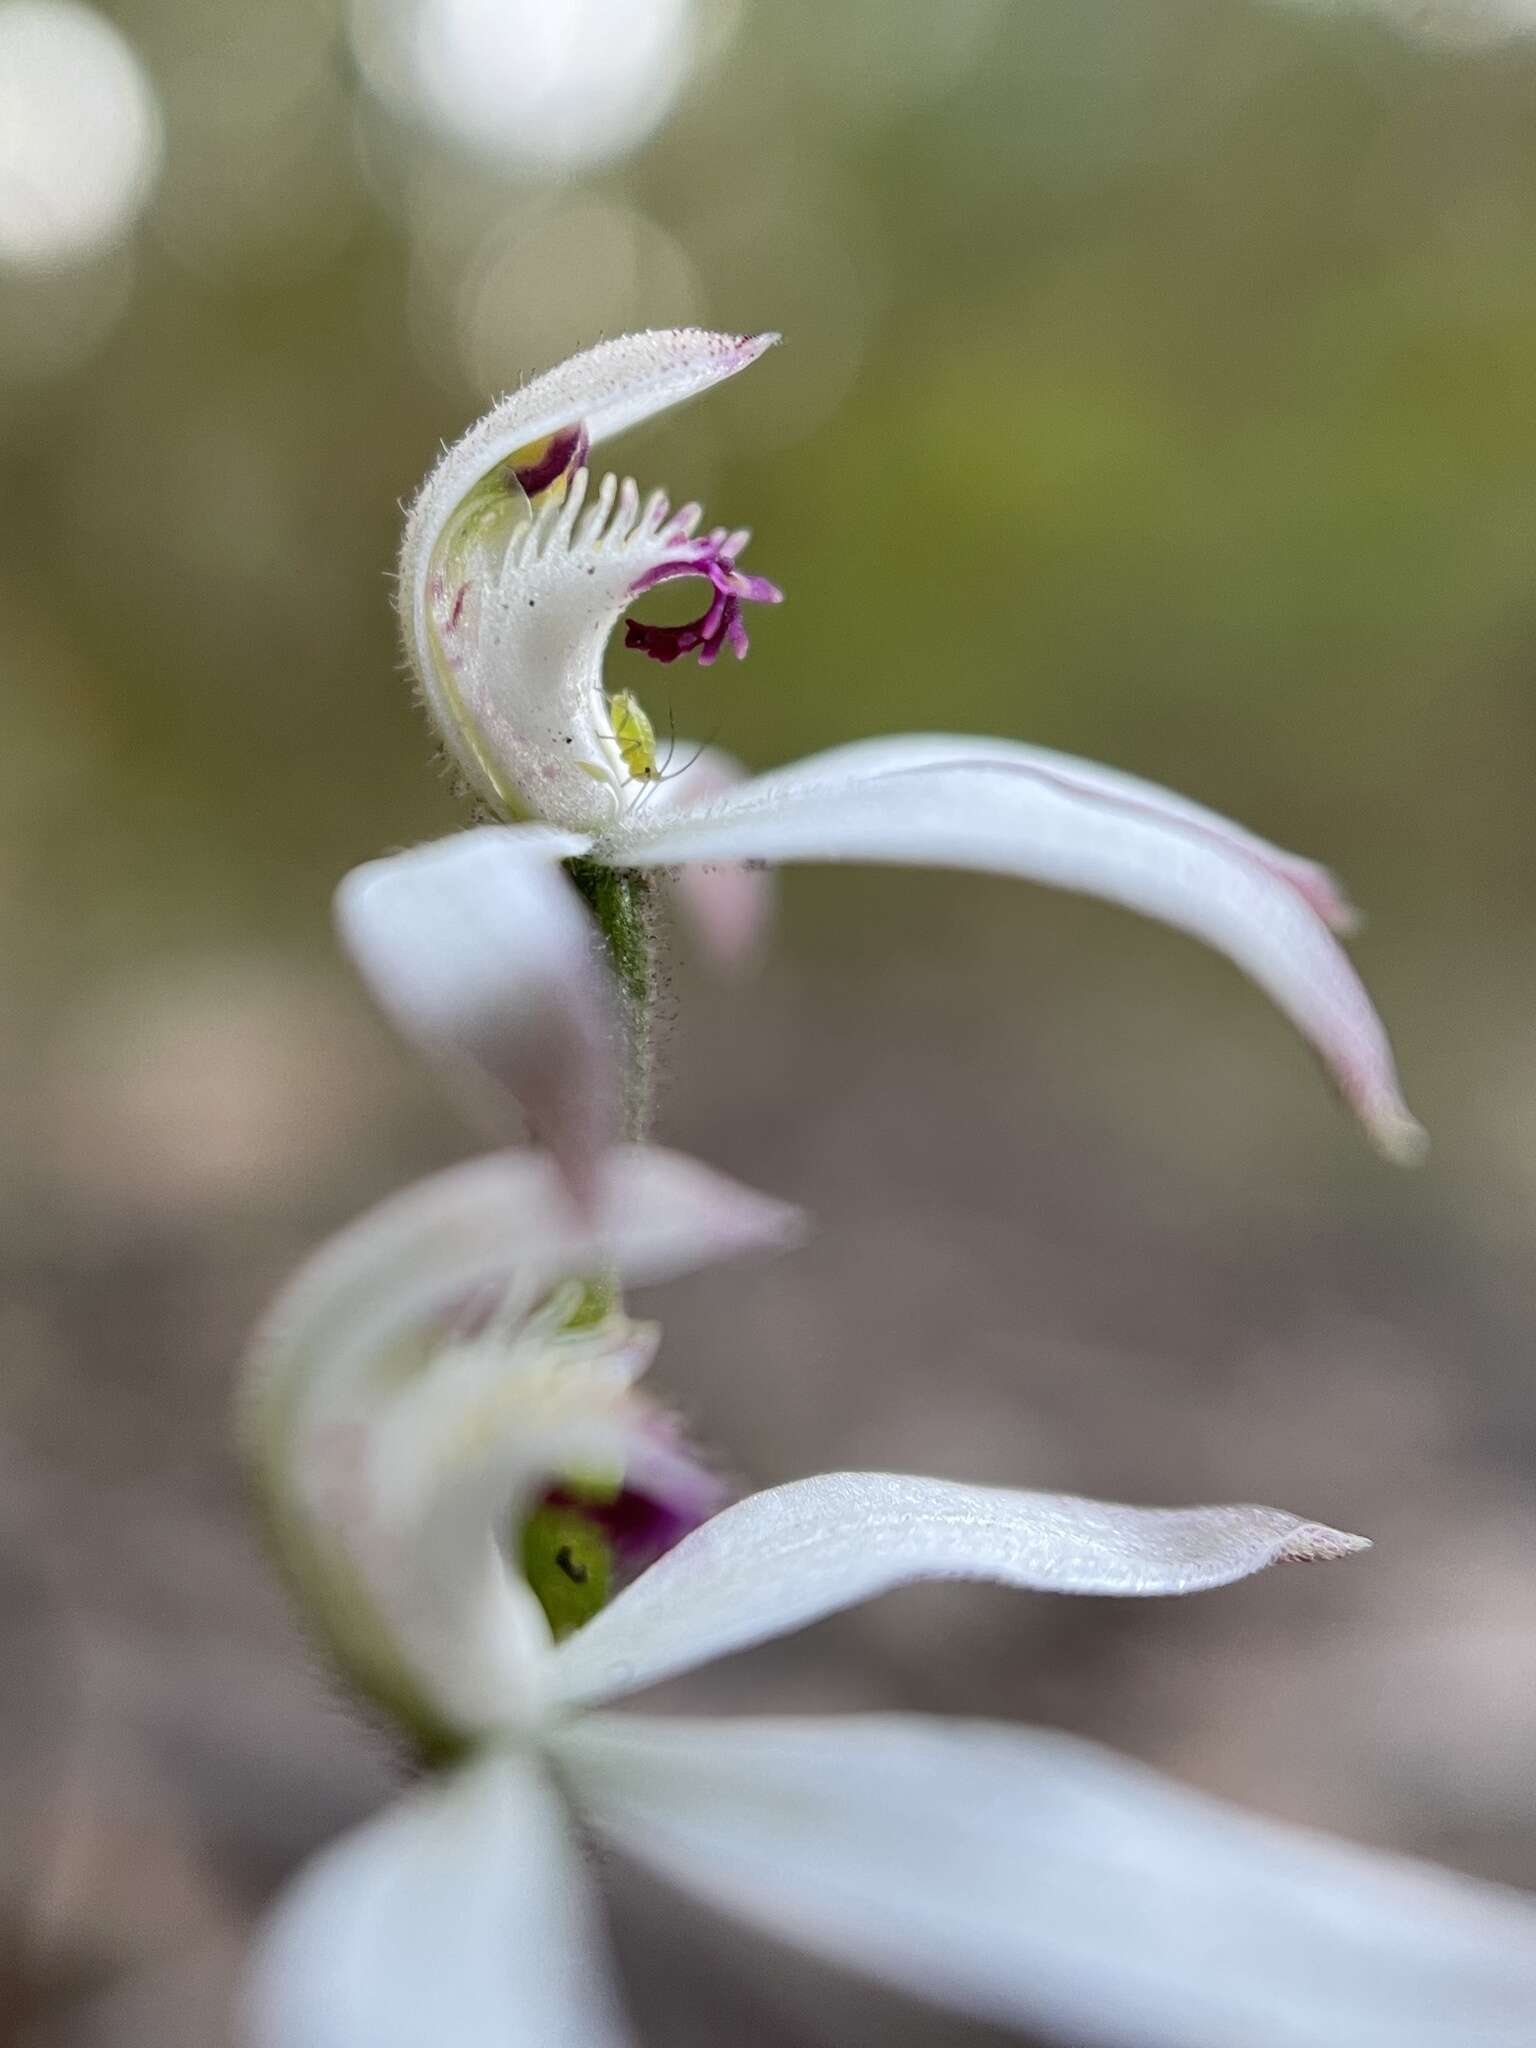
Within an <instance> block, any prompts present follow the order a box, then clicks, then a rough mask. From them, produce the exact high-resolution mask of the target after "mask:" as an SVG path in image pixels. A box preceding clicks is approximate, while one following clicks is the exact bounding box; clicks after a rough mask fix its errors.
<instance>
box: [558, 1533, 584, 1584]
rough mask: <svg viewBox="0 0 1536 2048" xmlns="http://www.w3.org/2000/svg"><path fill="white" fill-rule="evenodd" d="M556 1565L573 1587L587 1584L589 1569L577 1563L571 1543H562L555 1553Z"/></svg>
mask: <svg viewBox="0 0 1536 2048" xmlns="http://www.w3.org/2000/svg"><path fill="white" fill-rule="evenodd" d="M555 1563H556V1564H557V1565H559V1567H560V1569H561V1571H563V1572H564V1573H565V1576H566V1577H567V1578H568V1579H569V1580H570V1581H571V1582H572V1584H573V1585H577V1586H584V1585H585V1584H586V1583H587V1568H586V1566H585V1565H584V1564H581V1563H579V1562H578V1561H577V1558H576V1556H575V1553H574V1552H573V1551H572V1549H571V1546H570V1545H569V1543H562V1544H561V1546H560V1548H559V1549H558V1550H557V1551H556V1552H555Z"/></svg>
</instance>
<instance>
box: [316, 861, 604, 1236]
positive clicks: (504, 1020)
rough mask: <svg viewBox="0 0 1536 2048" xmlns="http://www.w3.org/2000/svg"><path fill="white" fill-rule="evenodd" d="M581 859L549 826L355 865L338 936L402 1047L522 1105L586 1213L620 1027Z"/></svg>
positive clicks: (342, 898) (345, 885) (339, 903)
mask: <svg viewBox="0 0 1536 2048" xmlns="http://www.w3.org/2000/svg"><path fill="white" fill-rule="evenodd" d="M585 848H586V842H585V841H584V840H583V839H581V838H579V837H576V836H575V835H573V834H569V833H558V832H552V831H550V830H549V829H547V828H546V827H544V826H539V825H517V826H506V825H486V826H481V827H480V828H479V829H478V830H475V831H470V832H459V833H455V834H454V836H453V837H452V838H449V839H440V840H436V841H434V842H432V843H431V844H430V845H426V846H417V847H413V848H412V849H411V851H410V852H409V853H397V854H393V855H391V856H390V857H389V858H387V859H384V860H373V861H369V862H368V863H367V864H366V865H365V866H363V867H360V868H354V869H353V870H352V872H351V874H349V875H348V876H347V877H346V878H345V880H344V881H343V882H342V884H341V886H340V888H339V889H338V890H337V891H336V924H337V928H338V930H339V932H340V935H341V938H342V940H343V942H344V944H345V945H346V947H347V950H348V952H349V953H350V954H351V955H352V958H353V960H354V961H355V962H356V964H357V967H358V969H359V971H360V972H361V974H362V976H363V978H364V980H365V981H366V982H367V983H368V986H369V988H370V989H371V990H372V992H373V994H374V996H375V997H376V999H377V1000H378V1002H379V1004H380V1006H381V1008H382V1009H383V1010H384V1011H385V1012H386V1014H387V1015H388V1016H389V1017H390V1018H391V1019H392V1021H393V1022H394V1023H395V1024H396V1025H397V1027H398V1028H399V1029H400V1031H401V1032H402V1033H403V1034H404V1036H405V1037H406V1038H408V1039H409V1040H410V1041H411V1042H412V1044H413V1045H415V1046H416V1047H417V1049H418V1050H419V1051H421V1052H423V1053H425V1054H426V1055H427V1056H428V1057H429V1058H430V1059H433V1060H435V1061H437V1062H438V1063H439V1064H440V1065H443V1066H445V1067H446V1068H447V1069H448V1070H449V1072H450V1074H452V1075H454V1076H455V1077H457V1078H458V1079H459V1080H460V1082H461V1083H463V1082H466V1081H467V1082H468V1083H469V1084H470V1085H472V1086H473V1085H475V1084H483V1082H484V1081H486V1080H488V1081H489V1082H490V1083H492V1084H493V1086H494V1087H495V1088H497V1089H498V1090H500V1091H501V1092H502V1094H503V1096H504V1097H505V1096H510V1097H511V1098H512V1101H513V1103H514V1104H515V1105H516V1106H517V1107H518V1108H520V1109H521V1111H522V1112H523V1114H524V1115H525V1116H526V1118H527V1122H528V1126H529V1128H530V1129H531V1130H532V1132H533V1134H534V1136H535V1137H536V1138H537V1139H539V1141H540V1142H541V1143H542V1144H544V1145H547V1146H548V1148H549V1150H550V1151H551V1152H552V1153H553V1155H554V1157H555V1158H556V1160H557V1161H558V1162H559V1164H560V1166H561V1167H562V1168H563V1170H564V1172H565V1176H566V1179H567V1181H568V1182H569V1184H570V1187H571V1191H572V1193H573V1195H574V1196H575V1197H576V1199H577V1200H578V1201H579V1202H580V1203H581V1204H582V1205H583V1206H584V1207H586V1208H587V1209H588V1210H590V1208H591V1205H592V1203H593V1201H594V1200H595V1197H596V1181H597V1168H598V1161H599V1159H600V1158H601V1156H602V1153H603V1151H604V1149H605V1148H606V1147H607V1146H608V1145H609V1144H610V1143H611V1142H612V1140H613V1138H614V1137H615V1136H616V1135H617V1125H618V1095H619V1086H618V1061H619V1049H618V1042H617V1041H618V1035H619V1026H618V1021H617V1017H616V1013H615V1006H614V1001H613V995H612V989H611V986H610V983H609V978H608V975H607V973H606V971H605V970H604V968H603V966H602V965H601V963H600V961H599V958H598V944H599V942H598V938H597V933H596V931H595V929H594V927H593V924H592V920H591V919H590V917H588V915H587V914H586V911H585V910H584V908H583V906H582V904H581V901H580V899H579V898H578V897H577V895H576V892H575V891H574V889H573V888H572V887H571V885H570V883H569V882H568V881H567V879H566V877H565V875H564V874H563V873H562V872H561V870H560V866H559V863H560V862H561V861H562V860H565V859H569V858H570V857H571V856H572V855H575V854H579V853H582V852H584V851H585ZM499 1120H501V1121H505V1117H504V1116H503V1117H502V1118H500V1119H499Z"/></svg>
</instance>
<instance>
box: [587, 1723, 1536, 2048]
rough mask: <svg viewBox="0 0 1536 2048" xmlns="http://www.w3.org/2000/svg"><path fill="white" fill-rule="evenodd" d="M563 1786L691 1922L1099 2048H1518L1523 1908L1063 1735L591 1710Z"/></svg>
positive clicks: (1531, 1909) (1528, 1954)
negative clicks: (756, 1929) (1187, 1786)
mask: <svg viewBox="0 0 1536 2048" xmlns="http://www.w3.org/2000/svg"><path fill="white" fill-rule="evenodd" d="M560 1754H561V1757H562V1761H563V1762H564V1764H565V1767H566V1773H567V1782H568V1783H569V1784H570V1786H571V1789H572V1792H573V1795H574V1796H575V1798H576V1799H577V1802H578V1804H580V1805H581V1806H582V1807H583V1808H584V1809H585V1810H586V1812H587V1813H588V1814H589V1815H590V1817H591V1818H592V1819H593V1820H594V1821H595V1822H596V1823H597V1825H598V1826H600V1827H601V1828H602V1829H603V1830H604V1832H606V1833H608V1834H609V1835H611V1836H612V1837H613V1839H614V1840H615V1841H616V1842H618V1843H619V1844H620V1845H621V1846H622V1847H623V1848H624V1849H625V1850H627V1851H628V1852H629V1853H630V1854H632V1855H633V1856H634V1857H635V1858H636V1859H637V1860H639V1861H640V1862H642V1863H646V1864H648V1865H650V1866H651V1867H652V1868H654V1869H656V1870H658V1871H660V1872H661V1873H662V1874H663V1875H664V1876H666V1877H667V1878H669V1879H671V1880H673V1881H674V1882H676V1883H678V1884H681V1885H683V1886H685V1887H688V1888H690V1889H692V1890H695V1891H697V1892H698V1893H700V1894H701V1896H703V1897H704V1898H705V1899H707V1900H708V1901H709V1903H710V1904H711V1905H714V1906H717V1907H720V1908H723V1909H724V1910H726V1911H728V1912H732V1913H735V1914H737V1915H739V1916H740V1917H741V1918H743V1919H745V1920H749V1921H752V1922H755V1923H756V1924H758V1925H759V1926H761V1927H764V1928H766V1929H768V1930H769V1931H771V1932H772V1933H774V1934H777V1935H779V1936H781V1937H783V1938H785V1939H788V1940H790V1941H793V1942H796V1943H798V1944H800V1945H801V1946H803V1947H805V1948H807V1949H810V1950H812V1951H814V1952H816V1953H818V1954H820V1955H823V1956H826V1957H828V1958H830V1959H832V1960H834V1961H837V1962H840V1963H845V1964H847V1965H849V1966H851V1967H852V1968H854V1969H857V1970H859V1971H862V1972H864V1973H866V1974H868V1975H870V1976H873V1977H879V1978H883V1979H885V1980H886V1981H888V1982H890V1983H892V1984H895V1985H898V1986H901V1987H902V1988H904V1989H906V1990H908V1991H911V1992H913V1993H915V1994H916V1995H917V1996H919V1997H922V1998H927V1999H931V2000H933V2001H934V2002H936V2003H939V2004H943V2005H950V2006H954V2007H957V2008H958V2009H960V2010H961V2011H964V2012H968V2013H972V2014H975V2015H977V2016H979V2017H981V2018H984V2019H992V2020H997V2021H1001V2022H1003V2023H1004V2024H1010V2023H1011V2024H1016V2025H1023V2026H1028V2027H1031V2028H1033V2027H1043V2028H1046V2029H1048V2030H1050V2031H1051V2033H1052V2037H1053V2038H1055V2037H1056V2035H1057V2034H1058V2033H1059V2035H1060V2036H1061V2038H1063V2039H1064V2040H1071V2041H1073V2042H1078V2041H1085V2040H1086V2041H1090V2042H1092V2043H1094V2044H1095V2048H1530V2044H1531V2043H1532V2042H1533V2041H1536V1903H1533V1902H1532V1901H1531V1900H1530V1899H1527V1898H1525V1897H1523V1896H1521V1895H1520V1894H1517V1893H1513V1892H1504V1891H1501V1890H1499V1889H1497V1888H1496V1887H1494V1886H1491V1885H1483V1884H1478V1883H1475V1882H1473V1881H1471V1880H1470V1879H1464V1878H1459V1877H1456V1876H1454V1875H1452V1874H1451V1873H1450V1872H1448V1871H1442V1870H1437V1869H1435V1868H1433V1867H1432V1866H1430V1865H1427V1864H1418V1863H1413V1862H1410V1861H1408V1860H1406V1859H1400V1858H1394V1857H1387V1856H1381V1855H1374V1854H1371V1853H1369V1852H1367V1851H1365V1850H1361V1849H1356V1848H1353V1847H1351V1846H1348V1845H1346V1844H1344V1843H1341V1842H1335V1841H1331V1840H1330V1839H1328V1838H1327V1837H1326V1836H1322V1835H1315V1834H1310V1833H1306V1832H1303V1831H1302V1830H1299V1829H1291V1828H1286V1827H1281V1826H1279V1825H1275V1824H1272V1823H1268V1822H1266V1821H1263V1820H1259V1819H1256V1818H1254V1817H1251V1816H1249V1815H1246V1814H1244V1813H1242V1812H1240V1811H1239V1810H1237V1809H1236V1808H1233V1807H1229V1806H1225V1805H1223V1804H1221V1803H1219V1802H1218V1801H1216V1800H1214V1799H1207V1798H1204V1797H1201V1796H1200V1795H1199V1794H1196V1793H1193V1792H1189V1791H1186V1790H1184V1789H1183V1788H1182V1787H1180V1786H1177V1785H1175V1784H1173V1783H1171V1782H1169V1781H1168V1780H1166V1779H1163V1778H1160V1777H1158V1776H1157V1775H1156V1774H1155V1773H1153V1772H1151V1771H1148V1770H1144V1769H1143V1768H1141V1767H1140V1766H1139V1765H1135V1764H1131V1763H1126V1762H1124V1761H1122V1760H1121V1759H1119V1758H1117V1757H1115V1756H1113V1755H1111V1754H1110V1753H1109V1752H1107V1751H1104V1750H1100V1749H1096V1748H1094V1747H1092V1746H1091V1745H1089V1744H1086V1743H1082V1742H1078V1741H1074V1740H1072V1739H1071V1738H1070V1737H1067V1736H1062V1735H1055V1734H1046V1733H1044V1732H1040V1731H1035V1730H1028V1729H1011V1728H1005V1727H999V1726H995V1725H989V1724H986V1723H980V1722H970V1723H967V1722H951V1723H944V1722H938V1721H936V1722H923V1721H920V1720H915V1719H909V1718H905V1717H895V1716H893V1717H889V1718H879V1719H863V1718H850V1719H845V1720H839V1721H814V1720H807V1721H803V1722H797V1721H790V1720H782V1721H737V1722H729V1721H726V1722H721V1721H715V1722H692V1721H661V1720H646V1719H641V1718H639V1717H630V1716H627V1715H626V1716H623V1717H619V1716H612V1715H602V1716H593V1717H591V1718H589V1719H588V1720H586V1721H585V1722H577V1723H575V1724H574V1725H573V1726H572V1727H571V1728H570V1729H569V1730H568V1731H567V1732H566V1733H565V1734H564V1735H563V1736H562V1737H561V1738H560Z"/></svg>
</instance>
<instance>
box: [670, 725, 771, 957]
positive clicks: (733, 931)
mask: <svg viewBox="0 0 1536 2048" xmlns="http://www.w3.org/2000/svg"><path fill="white" fill-rule="evenodd" d="M670 751H671V753H672V755H673V758H674V761H675V763H676V765H675V766H664V767H663V774H662V779H661V780H660V781H658V782H657V783H656V784H655V786H654V787H653V788H652V789H650V790H647V791H645V792H643V793H642V795H641V796H640V798H639V799H638V802H637V805H636V810H637V814H638V815H639V816H641V817H643V818H645V819H646V820H647V821H648V822H649V823H651V824H659V823H661V822H662V820H663V819H666V818H673V817H677V816H680V815H681V814H682V813H684V812H687V811H693V810H698V809H701V808H702V807H703V806H704V805H706V804H712V803H714V802H715V801H716V799H717V798H719V797H722V796H724V795H725V794H726V793H727V792H728V791H729V790H732V789H735V788H737V787H738V786H739V785H740V784H741V783H743V782H745V781H746V780H747V776H748V771H747V769H745V768H744V767H743V766H742V764H741V763H740V762H739V761H738V760H737V759H736V758H735V756H734V755H732V754H727V753H726V752H725V751H724V750H723V749H722V748H720V747H711V746H700V745H698V744H697V743H696V742H694V741H691V740H679V741H678V742H677V743H676V745H675V746H674V747H672V748H671V749H670ZM672 884H673V888H674V890H675V892H676V895H677V900H678V903H679V905H680V906H681V908H682V912H683V915H684V916H685V917H686V918H687V920H688V922H689V924H690V925H691V926H692V927H693V929H694V930H695V931H696V932H697V933H698V935H699V938H700V940H701V941H702V942H703V945H704V949H705V951H706V952H707V953H708V955H709V957H710V958H711V959H712V960H713V961H714V962H715V964H716V965H717V966H719V967H722V968H724V969H726V970H727V971H728V972H732V973H735V972H740V971H741V970H743V969H745V968H746V967H748V966H750V965H751V963H752V961H753V960H754V959H755V958H756V956H757V954H758V952H759V951H760V949H761V947H762V944H763V941H764V939H765V938H766V936H767V932H768V925H769V921H770V919H771V918H772V916H773V901H774V882H773V877H772V876H771V875H770V874H769V873H768V872H767V871H766V870H765V869H763V868H756V867H743V866H742V865H740V864H739V863H738V862H735V861H719V862H703V863H699V862H689V863H688V864H687V865H686V866H684V867H680V868H679V869H678V870H677V872H676V874H675V875H674V876H673V877H672Z"/></svg>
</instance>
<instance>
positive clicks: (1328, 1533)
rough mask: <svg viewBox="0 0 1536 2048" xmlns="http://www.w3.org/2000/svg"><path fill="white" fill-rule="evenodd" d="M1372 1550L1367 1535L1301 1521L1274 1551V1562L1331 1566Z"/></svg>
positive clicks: (1324, 1524)
mask: <svg viewBox="0 0 1536 2048" xmlns="http://www.w3.org/2000/svg"><path fill="white" fill-rule="evenodd" d="M1372 1547H1373V1546H1372V1543H1371V1539H1370V1537H1369V1536H1352V1535H1350V1533H1349V1531H1348V1530H1347V1529H1330V1528H1329V1527H1328V1525H1327V1523H1326V1522H1303V1523H1301V1524H1300V1526H1299V1527H1298V1528H1295V1529H1293V1530H1292V1531H1291V1533H1290V1535H1289V1536H1288V1537H1287V1538H1286V1540H1285V1541H1284V1543H1282V1544H1281V1546H1280V1548H1279V1549H1278V1550H1277V1551H1276V1552H1275V1563H1276V1564H1331V1563H1333V1561H1334V1560H1335V1559H1336V1558H1340V1557H1353V1556H1355V1554H1356V1553H1357V1552H1358V1551H1361V1550H1370V1549H1371V1548H1372Z"/></svg>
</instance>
